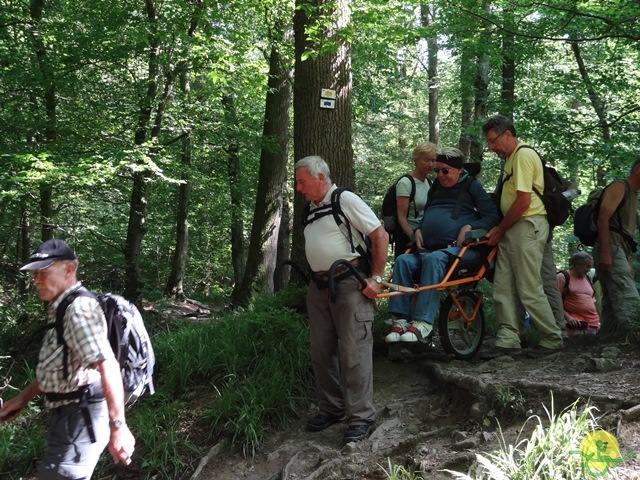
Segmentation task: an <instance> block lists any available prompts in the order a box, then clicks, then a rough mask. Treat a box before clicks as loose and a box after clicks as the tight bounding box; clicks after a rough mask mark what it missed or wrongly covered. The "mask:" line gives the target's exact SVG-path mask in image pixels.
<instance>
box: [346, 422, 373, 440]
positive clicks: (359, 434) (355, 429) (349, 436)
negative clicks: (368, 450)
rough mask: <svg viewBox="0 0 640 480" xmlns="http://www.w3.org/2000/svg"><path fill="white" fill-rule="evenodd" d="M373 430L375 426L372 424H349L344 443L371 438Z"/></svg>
mask: <svg viewBox="0 0 640 480" xmlns="http://www.w3.org/2000/svg"><path fill="white" fill-rule="evenodd" d="M372 430H373V426H372V425H371V424H365V425H349V426H348V427H347V429H346V430H345V432H344V437H343V439H344V443H349V442H359V441H360V440H365V439H367V438H369V435H371V432H372Z"/></svg>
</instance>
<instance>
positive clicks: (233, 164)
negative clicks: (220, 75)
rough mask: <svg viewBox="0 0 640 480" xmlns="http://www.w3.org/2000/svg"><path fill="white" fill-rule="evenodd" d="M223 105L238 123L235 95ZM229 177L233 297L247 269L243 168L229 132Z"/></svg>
mask: <svg viewBox="0 0 640 480" xmlns="http://www.w3.org/2000/svg"><path fill="white" fill-rule="evenodd" d="M222 105H223V107H224V110H225V123H226V125H230V126H231V125H237V124H238V119H237V118H236V117H237V115H236V105H235V100H234V98H233V95H231V94H225V95H223V97H222ZM227 142H228V143H227V149H226V150H227V177H228V178H229V193H230V196H231V205H230V211H231V229H230V234H231V265H232V266H233V292H232V294H231V296H232V298H234V297H235V296H236V295H237V292H238V290H239V289H240V285H241V284H242V277H243V276H244V270H245V261H246V259H245V256H246V253H245V238H244V221H243V220H242V205H243V201H242V198H243V195H242V194H243V191H242V187H241V185H240V180H241V175H242V168H241V166H240V156H239V150H240V147H239V146H238V139H237V138H235V137H234V136H233V134H231V132H230V133H229V135H228V136H227Z"/></svg>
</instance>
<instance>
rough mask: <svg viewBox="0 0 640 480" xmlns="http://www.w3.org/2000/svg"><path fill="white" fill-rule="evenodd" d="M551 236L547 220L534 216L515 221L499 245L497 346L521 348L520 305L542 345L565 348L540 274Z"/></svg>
mask: <svg viewBox="0 0 640 480" xmlns="http://www.w3.org/2000/svg"><path fill="white" fill-rule="evenodd" d="M548 235H549V224H548V222H547V219H546V217H545V216H542V215H534V216H530V217H523V218H521V219H520V220H519V221H518V222H516V223H515V224H514V225H513V226H512V227H511V228H510V229H509V230H507V232H506V233H505V235H504V237H503V238H502V239H501V240H500V243H499V244H498V256H497V259H496V272H495V276H494V280H493V301H494V305H495V312H496V327H497V329H498V332H497V335H496V337H497V338H496V343H495V344H496V346H498V347H505V348H520V331H519V323H520V317H519V316H518V307H519V305H518V304H519V303H521V304H522V306H523V307H524V309H525V310H526V311H527V312H529V314H530V315H531V321H532V323H533V325H534V327H535V328H536V330H537V331H538V333H539V335H540V343H539V344H540V346H542V347H547V348H562V337H561V334H560V329H559V328H558V325H557V324H556V321H555V318H554V315H553V312H552V310H551V306H550V305H549V300H548V299H547V296H546V295H545V293H544V288H543V285H542V277H541V274H540V272H541V267H542V256H543V253H544V249H545V244H546V243H547V238H548Z"/></svg>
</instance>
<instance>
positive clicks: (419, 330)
mask: <svg viewBox="0 0 640 480" xmlns="http://www.w3.org/2000/svg"><path fill="white" fill-rule="evenodd" d="M432 333H433V325H431V324H430V323H427V322H422V321H419V320H416V321H415V322H411V325H409V328H407V331H406V332H404V333H403V334H402V335H400V341H401V342H422V343H428V342H429V340H430V339H431V334H432Z"/></svg>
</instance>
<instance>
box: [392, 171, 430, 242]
mask: <svg viewBox="0 0 640 480" xmlns="http://www.w3.org/2000/svg"><path fill="white" fill-rule="evenodd" d="M413 180H414V181H415V182H416V195H415V197H414V201H413V202H409V211H408V212H407V221H408V222H409V225H411V229H412V230H415V229H416V228H418V227H420V224H421V223H422V217H423V216H424V206H425V205H426V204H427V196H428V194H429V181H428V180H427V179H425V181H424V182H423V181H422V180H418V179H417V178H415V177H413ZM397 197H411V180H409V179H408V178H407V177H402V178H401V179H400V180H398V183H397V184H396V198H397ZM416 212H417V213H418V216H417V217H416V216H415V214H416Z"/></svg>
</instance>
